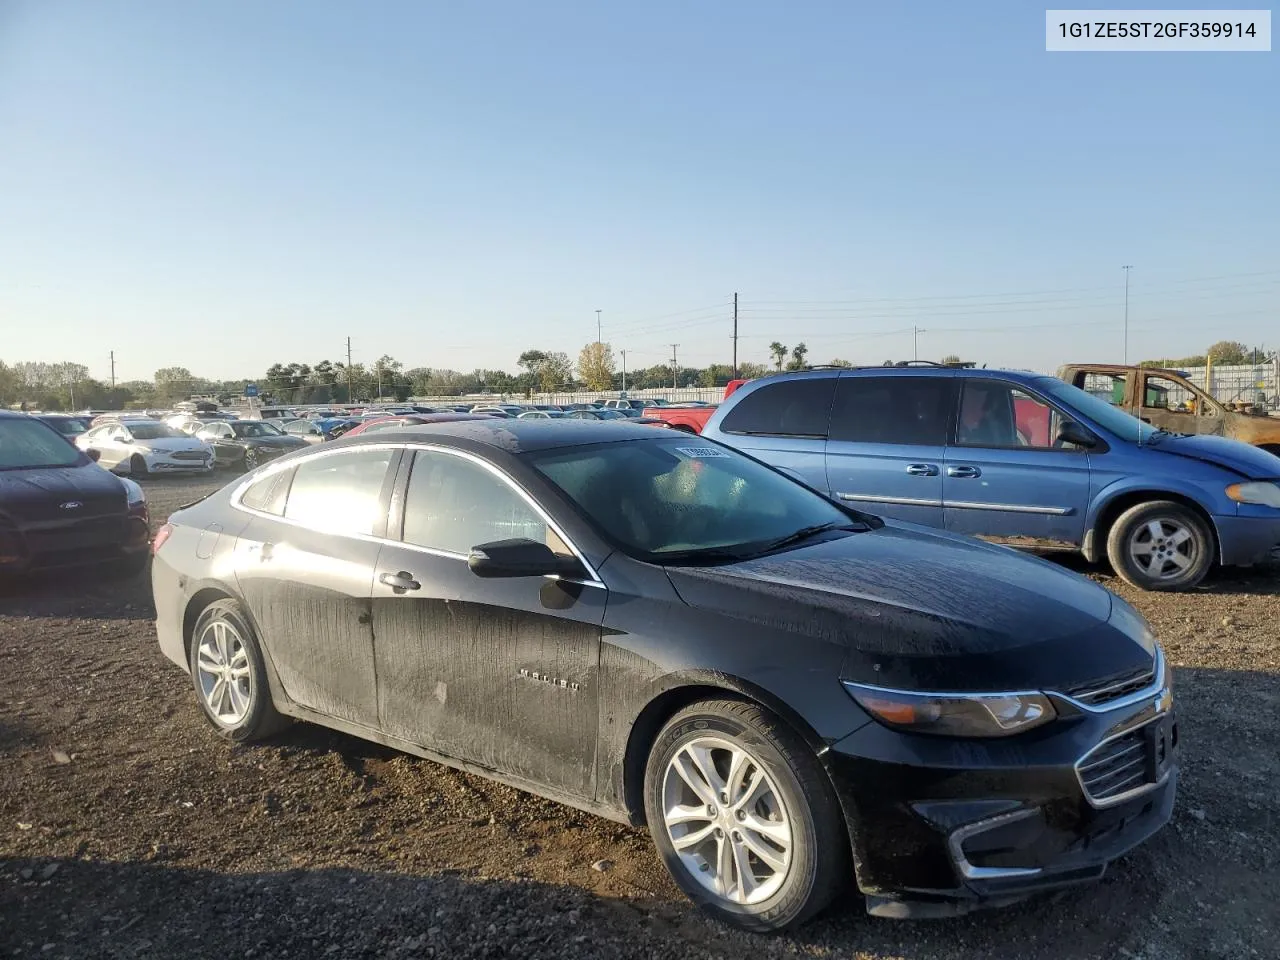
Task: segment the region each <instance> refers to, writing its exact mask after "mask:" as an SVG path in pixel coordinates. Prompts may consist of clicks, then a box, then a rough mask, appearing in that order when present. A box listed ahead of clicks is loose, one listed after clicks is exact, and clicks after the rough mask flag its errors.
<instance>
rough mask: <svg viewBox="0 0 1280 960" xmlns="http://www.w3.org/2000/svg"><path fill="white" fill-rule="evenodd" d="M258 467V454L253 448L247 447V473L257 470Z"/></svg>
mask: <svg viewBox="0 0 1280 960" xmlns="http://www.w3.org/2000/svg"><path fill="white" fill-rule="evenodd" d="M257 466H258V452H257V451H256V450H254V449H253V447H246V448H245V451H244V469H245V472H246V473H247V472H248V471H250V470H253V469H256V468H257Z"/></svg>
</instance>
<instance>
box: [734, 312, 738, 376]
mask: <svg viewBox="0 0 1280 960" xmlns="http://www.w3.org/2000/svg"><path fill="white" fill-rule="evenodd" d="M733 379H735V380H737V379H738V295H737V294H736V293H735V294H734V295H733Z"/></svg>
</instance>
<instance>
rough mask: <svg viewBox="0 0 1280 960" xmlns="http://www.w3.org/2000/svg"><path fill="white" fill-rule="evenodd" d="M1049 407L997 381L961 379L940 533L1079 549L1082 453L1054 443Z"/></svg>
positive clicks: (1085, 484)
mask: <svg viewBox="0 0 1280 960" xmlns="http://www.w3.org/2000/svg"><path fill="white" fill-rule="evenodd" d="M1062 419H1063V414H1061V413H1060V412H1059V411H1058V410H1057V409H1056V408H1055V407H1053V406H1052V405H1050V404H1049V403H1047V402H1045V401H1044V400H1043V399H1042V398H1040V397H1039V396H1036V395H1034V394H1032V393H1030V392H1029V391H1027V390H1026V389H1024V388H1022V387H1020V386H1018V385H1016V384H1013V383H1009V382H1007V381H1003V380H987V379H966V380H964V381H963V383H962V386H961V391H960V409H959V416H958V417H957V424H956V435H955V443H954V444H953V445H952V446H951V447H949V448H948V450H947V457H946V465H945V469H944V471H943V474H944V476H943V481H942V495H943V501H944V503H945V511H944V512H945V517H946V528H947V529H948V530H952V531H955V532H956V533H967V534H973V535H983V536H993V537H1031V538H1034V539H1038V540H1051V541H1056V542H1060V543H1071V544H1078V543H1080V542H1081V539H1082V538H1083V536H1084V518H1085V511H1086V508H1087V506H1088V503H1089V453H1088V451H1086V450H1084V449H1081V448H1078V447H1075V446H1073V445H1072V444H1068V443H1064V442H1061V441H1059V440H1058V429H1059V426H1060V423H1061V421H1062Z"/></svg>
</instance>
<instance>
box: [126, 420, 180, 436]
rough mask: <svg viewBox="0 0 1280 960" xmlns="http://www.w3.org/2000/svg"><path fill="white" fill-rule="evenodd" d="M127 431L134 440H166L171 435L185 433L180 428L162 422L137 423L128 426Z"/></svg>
mask: <svg viewBox="0 0 1280 960" xmlns="http://www.w3.org/2000/svg"><path fill="white" fill-rule="evenodd" d="M129 433H130V434H131V435H132V436H133V439H135V440H166V439H170V438H172V437H182V436H185V434H184V433H183V432H182V431H181V430H175V429H173V427H170V426H168V425H166V424H163V423H138V424H134V425H133V426H131V427H130V428H129Z"/></svg>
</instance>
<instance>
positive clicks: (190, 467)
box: [76, 420, 213, 477]
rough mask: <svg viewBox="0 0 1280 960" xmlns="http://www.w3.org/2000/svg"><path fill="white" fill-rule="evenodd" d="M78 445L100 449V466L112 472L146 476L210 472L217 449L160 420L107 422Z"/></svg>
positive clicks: (93, 430)
mask: <svg viewBox="0 0 1280 960" xmlns="http://www.w3.org/2000/svg"><path fill="white" fill-rule="evenodd" d="M76 446H77V447H79V448H80V449H81V450H84V451H86V452H88V451H90V450H96V451H97V453H98V463H99V465H101V466H103V467H105V468H106V469H108V470H110V471H111V472H112V473H127V474H129V475H131V476H135V477H139V476H141V477H145V476H147V475H148V474H152V473H208V472H209V471H211V470H212V469H213V448H212V447H210V446H209V444H207V443H205V442H204V441H203V440H198V439H196V438H195V437H189V436H187V435H186V434H185V433H183V432H182V431H181V430H175V429H174V428H173V427H171V426H169V425H168V424H165V423H161V422H160V421H159V420H119V421H115V422H110V423H104V424H101V425H100V426H97V427H94V428H93V429H92V430H89V431H88V432H86V433H82V434H80V436H78V437H76Z"/></svg>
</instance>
